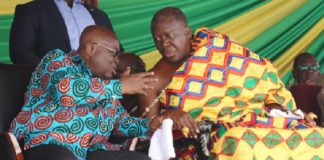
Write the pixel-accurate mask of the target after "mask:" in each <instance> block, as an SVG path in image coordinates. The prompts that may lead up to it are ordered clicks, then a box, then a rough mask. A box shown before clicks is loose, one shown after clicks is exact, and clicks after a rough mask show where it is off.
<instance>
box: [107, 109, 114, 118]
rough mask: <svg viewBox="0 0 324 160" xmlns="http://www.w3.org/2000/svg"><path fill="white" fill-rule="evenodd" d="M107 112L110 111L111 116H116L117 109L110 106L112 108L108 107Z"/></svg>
mask: <svg viewBox="0 0 324 160" xmlns="http://www.w3.org/2000/svg"><path fill="white" fill-rule="evenodd" d="M107 112H108V116H109V117H115V116H116V109H115V108H112V107H110V108H108V110H107Z"/></svg>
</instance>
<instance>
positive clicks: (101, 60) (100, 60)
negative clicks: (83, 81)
mask: <svg viewBox="0 0 324 160" xmlns="http://www.w3.org/2000/svg"><path fill="white" fill-rule="evenodd" d="M91 45H92V46H93V51H94V52H95V53H94V56H92V57H91V58H90V62H89V63H90V64H88V65H89V67H90V68H91V69H92V72H93V74H94V76H96V77H99V78H103V79H111V78H112V77H113V76H114V75H115V74H116V68H117V64H118V58H117V55H118V53H119V48H118V47H117V46H119V44H118V43H117V44H114V43H109V42H108V41H99V42H93V43H91Z"/></svg>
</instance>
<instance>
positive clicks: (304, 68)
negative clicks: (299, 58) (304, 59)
mask: <svg viewBox="0 0 324 160" xmlns="http://www.w3.org/2000/svg"><path fill="white" fill-rule="evenodd" d="M320 67H321V66H320V65H313V66H306V65H300V66H298V68H299V69H300V70H301V71H307V70H312V71H318V70H319V69H320Z"/></svg>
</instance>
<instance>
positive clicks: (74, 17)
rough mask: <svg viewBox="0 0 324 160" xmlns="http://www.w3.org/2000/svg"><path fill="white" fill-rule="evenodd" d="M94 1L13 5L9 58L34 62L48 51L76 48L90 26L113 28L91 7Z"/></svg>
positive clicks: (39, 1)
mask: <svg viewBox="0 0 324 160" xmlns="http://www.w3.org/2000/svg"><path fill="white" fill-rule="evenodd" d="M95 1H96V0H86V3H84V2H82V1H81V0H37V1H31V2H29V3H26V4H22V5H17V6H16V10H15V16H14V19H13V22H12V26H11V29H10V41H9V46H10V58H11V61H12V62H13V63H14V64H34V65H37V64H38V63H39V61H40V60H41V59H42V57H43V56H44V54H45V53H47V52H49V51H51V50H54V49H57V48H60V49H61V50H63V51H64V52H65V53H67V52H69V51H71V50H72V49H74V50H76V49H78V47H79V40H80V35H81V32H82V31H83V29H84V28H86V27H87V26H90V25H95V24H96V25H100V26H104V27H106V28H108V29H110V30H113V27H112V24H111V22H110V20H109V18H108V16H107V15H106V13H105V12H104V11H102V10H99V9H98V8H96V7H93V6H95V5H97V4H96V2H95ZM89 4H91V5H89ZM121 48H122V47H121ZM121 50H122V49H121Z"/></svg>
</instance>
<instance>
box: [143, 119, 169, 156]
mask: <svg viewBox="0 0 324 160" xmlns="http://www.w3.org/2000/svg"><path fill="white" fill-rule="evenodd" d="M172 125H173V121H172V120H171V119H165V120H163V122H162V128H159V129H157V130H156V131H155V132H154V134H153V136H152V138H151V143H150V148H149V157H150V158H151V159H152V160H168V159H170V158H175V151H174V147H173V137H172Z"/></svg>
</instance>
